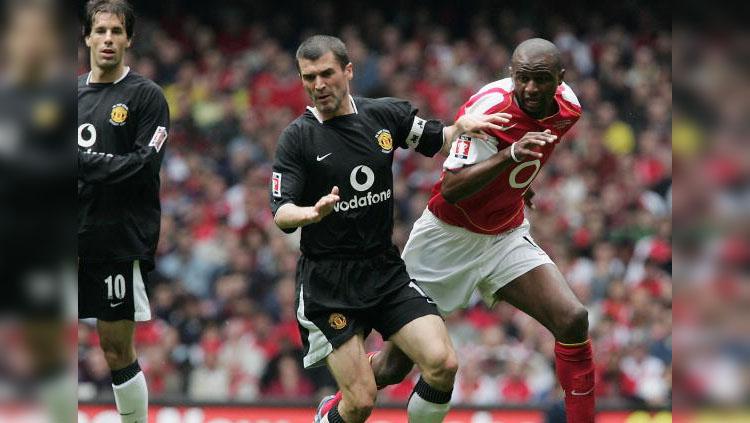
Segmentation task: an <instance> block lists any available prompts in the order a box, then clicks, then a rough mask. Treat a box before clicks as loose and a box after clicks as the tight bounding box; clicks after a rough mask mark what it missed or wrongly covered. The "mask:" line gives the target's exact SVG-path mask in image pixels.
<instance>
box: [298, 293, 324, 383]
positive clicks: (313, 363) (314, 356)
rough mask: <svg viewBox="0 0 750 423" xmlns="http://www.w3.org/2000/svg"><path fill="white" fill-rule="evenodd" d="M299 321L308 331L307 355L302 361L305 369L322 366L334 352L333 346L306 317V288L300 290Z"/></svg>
mask: <svg viewBox="0 0 750 423" xmlns="http://www.w3.org/2000/svg"><path fill="white" fill-rule="evenodd" d="M297 321H298V322H299V324H300V325H301V326H302V327H304V328H305V329H307V345H308V348H307V353H306V354H305V357H304V359H303V360H302V362H303V364H304V366H305V368H309V367H317V366H322V365H324V364H325V363H324V362H322V361H323V360H324V359H325V358H326V357H328V354H330V353H331V352H333V345H331V343H330V342H328V338H326V336H325V334H323V332H322V331H321V330H320V329H318V327H317V326H315V323H313V322H311V321H310V320H308V319H307V317H305V293H304V286H300V288H299V307H297Z"/></svg>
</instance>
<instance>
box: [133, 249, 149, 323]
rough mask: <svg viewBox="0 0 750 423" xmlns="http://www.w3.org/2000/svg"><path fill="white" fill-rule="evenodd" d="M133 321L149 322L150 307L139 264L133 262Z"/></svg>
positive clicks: (138, 262) (137, 261)
mask: <svg viewBox="0 0 750 423" xmlns="http://www.w3.org/2000/svg"><path fill="white" fill-rule="evenodd" d="M133 310H134V313H133V320H135V321H136V322H145V321H147V320H151V305H150V304H149V302H148V295H147V294H146V284H145V283H144V282H143V274H142V273H141V262H140V260H135V261H134V262H133Z"/></svg>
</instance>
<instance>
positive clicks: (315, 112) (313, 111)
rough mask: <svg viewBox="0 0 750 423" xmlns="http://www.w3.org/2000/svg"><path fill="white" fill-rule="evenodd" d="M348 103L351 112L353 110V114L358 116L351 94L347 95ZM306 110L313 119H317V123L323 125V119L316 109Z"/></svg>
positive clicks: (308, 107) (308, 108)
mask: <svg viewBox="0 0 750 423" xmlns="http://www.w3.org/2000/svg"><path fill="white" fill-rule="evenodd" d="M349 102H350V103H351V104H352V110H354V114H355V115H356V114H358V113H359V112H358V111H357V104H356V103H355V102H354V97H352V95H351V94H349ZM307 110H309V111H310V112H312V114H313V116H315V119H317V120H318V122H319V123H323V117H322V116H320V113H319V112H318V109H316V108H315V107H310V106H307Z"/></svg>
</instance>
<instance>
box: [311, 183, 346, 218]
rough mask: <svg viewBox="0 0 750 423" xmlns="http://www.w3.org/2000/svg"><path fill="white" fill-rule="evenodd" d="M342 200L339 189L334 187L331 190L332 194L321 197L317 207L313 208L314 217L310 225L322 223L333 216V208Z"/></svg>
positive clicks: (312, 216) (316, 204)
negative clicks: (324, 219)
mask: <svg viewBox="0 0 750 423" xmlns="http://www.w3.org/2000/svg"><path fill="white" fill-rule="evenodd" d="M340 199H341V198H340V197H339V187H337V186H334V187H333V188H332V189H331V193H330V194H327V195H324V196H322V197H320V200H318V202H317V203H315V206H313V208H312V215H311V216H310V223H317V222H320V220H321V219H323V218H324V217H326V216H328V215H329V214H331V212H332V211H333V206H334V205H335V204H336V203H338V201H339V200H340Z"/></svg>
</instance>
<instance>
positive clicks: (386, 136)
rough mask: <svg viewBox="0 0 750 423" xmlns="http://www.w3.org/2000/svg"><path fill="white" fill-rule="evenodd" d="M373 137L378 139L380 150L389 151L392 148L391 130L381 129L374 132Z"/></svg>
mask: <svg viewBox="0 0 750 423" xmlns="http://www.w3.org/2000/svg"><path fill="white" fill-rule="evenodd" d="M375 139H377V140H378V145H379V146H380V149H381V150H380V151H382V152H383V153H390V152H391V151H392V150H393V137H392V136H391V131H389V130H387V129H381V130H380V131H378V132H377V133H376V134H375Z"/></svg>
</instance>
